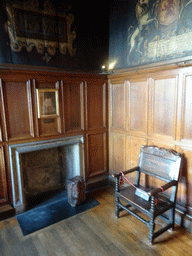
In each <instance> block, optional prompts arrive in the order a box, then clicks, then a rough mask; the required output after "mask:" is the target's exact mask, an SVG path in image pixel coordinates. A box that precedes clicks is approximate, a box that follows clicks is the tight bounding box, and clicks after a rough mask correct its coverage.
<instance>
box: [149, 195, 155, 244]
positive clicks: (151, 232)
mask: <svg viewBox="0 0 192 256" xmlns="http://www.w3.org/2000/svg"><path fill="white" fill-rule="evenodd" d="M150 211H151V215H150V222H149V242H150V243H151V244H153V240H154V229H155V219H154V211H155V200H154V197H153V196H152V197H151V210H150Z"/></svg>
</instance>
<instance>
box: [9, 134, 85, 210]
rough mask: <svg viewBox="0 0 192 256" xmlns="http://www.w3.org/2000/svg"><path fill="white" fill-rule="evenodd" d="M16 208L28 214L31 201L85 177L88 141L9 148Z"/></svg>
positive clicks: (71, 139) (80, 138) (62, 140)
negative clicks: (30, 198)
mask: <svg viewBox="0 0 192 256" xmlns="http://www.w3.org/2000/svg"><path fill="white" fill-rule="evenodd" d="M9 160H10V169H11V181H12V193H13V207H14V208H15V210H16V213H17V214H19V213H21V212H23V211H25V210H26V207H27V199H28V198H29V197H33V196H34V197H35V196H36V195H38V194H40V193H49V192H50V191H56V190H59V189H65V188H66V181H67V179H69V178H72V177H73V176H76V175H81V176H83V177H84V138H83V136H73V137H67V138H58V139H53V140H46V141H37V142H31V143H24V144H15V145H10V146H9Z"/></svg>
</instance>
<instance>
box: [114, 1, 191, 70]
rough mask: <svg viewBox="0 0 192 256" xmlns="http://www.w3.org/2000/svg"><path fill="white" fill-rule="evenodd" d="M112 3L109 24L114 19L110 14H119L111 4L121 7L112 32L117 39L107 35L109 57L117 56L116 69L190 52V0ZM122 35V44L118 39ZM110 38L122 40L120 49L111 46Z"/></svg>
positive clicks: (180, 55)
mask: <svg viewBox="0 0 192 256" xmlns="http://www.w3.org/2000/svg"><path fill="white" fill-rule="evenodd" d="M112 2H113V6H112V8H111V9H112V11H111V24H110V26H111V27H114V24H115V22H117V21H115V19H114V18H113V16H114V15H116V18H117V15H118V16H119V15H120V10H118V12H117V11H116V10H115V7H114V6H115V5H116V6H117V5H118V6H119V7H120V6H122V7H121V8H122V9H121V16H123V18H121V17H120V16H119V17H118V24H116V28H117V29H116V35H117V34H120V35H121V38H120V37H119V38H116V39H115V37H114V35H113V34H112V33H111V35H112V37H111V38H110V41H111V43H110V45H111V46H110V48H111V49H110V55H111V56H110V59H115V58H118V59H119V67H120V68H125V67H129V66H135V65H142V64H146V63H154V62H158V61H165V60H170V59H174V58H180V57H186V56H190V55H192V44H191V41H192V18H191V17H192V0H133V1H131V2H129V3H128V4H127V3H126V1H124V0H120V2H121V5H120V3H119V4H118V3H117V1H115V0H113V1H112ZM126 8H127V11H126ZM118 9H120V8H118ZM125 12H127V14H126V17H127V21H126V18H125ZM122 14H123V15H122ZM123 23H124V26H123ZM126 24H127V27H126V30H125V28H124V27H125V25H126ZM117 32H118V33H117ZM125 35H127V37H126V38H127V39H126V43H125V40H124V41H122V38H123V39H124V36H125ZM114 40H116V43H118V44H121V45H122V43H123V45H124V51H122V48H121V52H120V50H119V51H118V49H117V48H115V46H114V43H112V41H113V42H114ZM122 52H123V54H122ZM125 56H126V57H125ZM125 58H126V60H125Z"/></svg>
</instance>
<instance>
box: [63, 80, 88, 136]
mask: <svg viewBox="0 0 192 256" xmlns="http://www.w3.org/2000/svg"><path fill="white" fill-rule="evenodd" d="M63 89H64V118H65V132H67V133H70V132H78V131H83V130H84V83H83V82H75V81H74V82H73V81H70V82H65V83H64V85H63Z"/></svg>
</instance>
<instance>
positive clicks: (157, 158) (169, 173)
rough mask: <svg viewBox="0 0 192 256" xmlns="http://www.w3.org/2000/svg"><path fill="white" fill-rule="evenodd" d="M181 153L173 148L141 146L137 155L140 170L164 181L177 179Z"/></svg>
mask: <svg viewBox="0 0 192 256" xmlns="http://www.w3.org/2000/svg"><path fill="white" fill-rule="evenodd" d="M180 164H181V155H180V154H179V153H177V152H175V151H173V150H168V149H163V148H158V147H155V146H142V147H141V151H140V157H139V166H140V169H141V172H144V173H146V174H148V175H151V176H154V177H156V178H159V179H161V180H164V181H167V182H169V181H171V180H176V181H177V180H178V178H179V171H180Z"/></svg>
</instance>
